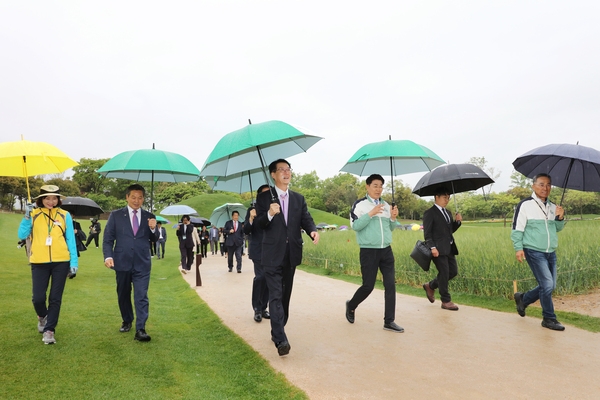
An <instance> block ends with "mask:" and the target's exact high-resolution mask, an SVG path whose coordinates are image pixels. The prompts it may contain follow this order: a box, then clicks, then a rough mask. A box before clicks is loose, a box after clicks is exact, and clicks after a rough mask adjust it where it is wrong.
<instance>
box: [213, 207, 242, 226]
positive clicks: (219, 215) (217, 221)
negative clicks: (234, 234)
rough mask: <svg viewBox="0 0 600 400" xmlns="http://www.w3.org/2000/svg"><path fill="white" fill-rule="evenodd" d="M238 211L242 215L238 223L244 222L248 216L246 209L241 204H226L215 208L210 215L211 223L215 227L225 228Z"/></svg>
mask: <svg viewBox="0 0 600 400" xmlns="http://www.w3.org/2000/svg"><path fill="white" fill-rule="evenodd" d="M233 211H237V212H238V213H239V214H240V218H239V220H238V221H240V222H244V218H245V216H246V207H245V206H244V205H243V204H241V203H225V204H223V205H222V206H219V207H217V208H215V209H214V210H213V212H212V214H211V215H210V218H209V219H210V221H211V222H212V224H213V225H214V226H217V227H223V226H225V222H227V221H229V220H230V219H231V213H232V212H233Z"/></svg>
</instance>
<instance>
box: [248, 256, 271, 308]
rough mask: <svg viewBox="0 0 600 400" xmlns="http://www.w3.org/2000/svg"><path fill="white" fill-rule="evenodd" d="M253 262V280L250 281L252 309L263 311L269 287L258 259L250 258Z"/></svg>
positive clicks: (266, 302) (265, 306)
mask: <svg viewBox="0 0 600 400" xmlns="http://www.w3.org/2000/svg"><path fill="white" fill-rule="evenodd" d="M252 262H253V263H254V280H253V281H252V309H253V310H254V311H259V312H262V311H265V310H266V309H267V304H268V303H269V289H268V288H267V280H266V279H265V271H264V268H263V266H262V264H261V263H260V260H252Z"/></svg>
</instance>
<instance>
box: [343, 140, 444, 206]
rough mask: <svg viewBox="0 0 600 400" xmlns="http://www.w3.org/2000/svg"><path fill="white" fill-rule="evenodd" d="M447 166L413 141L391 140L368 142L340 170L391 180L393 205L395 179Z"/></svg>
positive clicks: (435, 155) (432, 153)
mask: <svg viewBox="0 0 600 400" xmlns="http://www.w3.org/2000/svg"><path fill="white" fill-rule="evenodd" d="M442 164H445V162H444V160H442V159H441V158H440V157H439V156H438V155H437V154H435V153H434V152H433V151H431V150H429V149H428V148H427V147H425V146H421V145H420V144H417V143H415V142H413V141H410V140H392V138H391V137H390V139H389V140H385V141H383V142H376V143H369V144H366V145H364V146H363V147H361V148H360V149H358V151H357V152H356V153H354V155H353V156H352V157H350V159H349V160H348V162H347V163H346V165H344V166H343V167H342V168H341V169H340V171H344V172H349V173H351V174H355V175H359V176H368V175H371V174H381V175H385V172H386V171H390V176H391V177H392V205H393V204H394V176H396V175H403V174H412V173H413V172H422V171H431V170H432V169H433V168H435V167H437V166H439V165H442Z"/></svg>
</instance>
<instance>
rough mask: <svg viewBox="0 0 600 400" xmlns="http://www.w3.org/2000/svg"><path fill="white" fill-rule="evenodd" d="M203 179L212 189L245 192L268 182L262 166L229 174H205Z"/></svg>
mask: <svg viewBox="0 0 600 400" xmlns="http://www.w3.org/2000/svg"><path fill="white" fill-rule="evenodd" d="M204 179H205V180H206V182H207V183H208V185H209V186H210V187H211V189H212V190H222V191H225V192H234V193H245V192H252V191H253V190H254V189H258V188H259V187H260V186H261V185H264V184H269V183H270V182H268V181H267V180H266V177H265V173H264V172H263V170H262V168H255V169H253V170H250V171H243V172H238V173H236V174H232V175H229V176H205V177H204Z"/></svg>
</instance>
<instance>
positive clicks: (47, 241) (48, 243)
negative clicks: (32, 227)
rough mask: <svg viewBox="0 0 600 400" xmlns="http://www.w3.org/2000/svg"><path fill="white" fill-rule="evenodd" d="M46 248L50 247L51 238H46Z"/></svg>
mask: <svg viewBox="0 0 600 400" xmlns="http://www.w3.org/2000/svg"><path fill="white" fill-rule="evenodd" d="M46 246H52V236H48V237H47V238H46Z"/></svg>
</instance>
